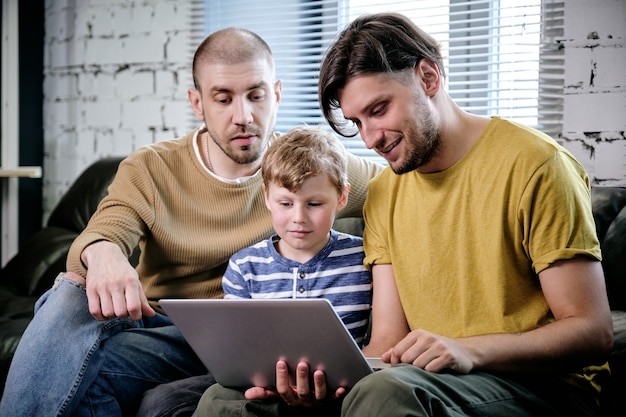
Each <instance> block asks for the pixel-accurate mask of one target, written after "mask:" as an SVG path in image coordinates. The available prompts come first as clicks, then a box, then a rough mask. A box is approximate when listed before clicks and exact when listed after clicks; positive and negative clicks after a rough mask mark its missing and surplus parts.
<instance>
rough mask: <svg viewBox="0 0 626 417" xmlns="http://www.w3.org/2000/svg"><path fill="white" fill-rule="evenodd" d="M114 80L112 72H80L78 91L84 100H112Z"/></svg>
mask: <svg viewBox="0 0 626 417" xmlns="http://www.w3.org/2000/svg"><path fill="white" fill-rule="evenodd" d="M113 86H114V80H113V75H112V74H111V73H106V72H97V73H93V72H88V73H85V72H81V73H79V74H78V91H79V93H80V97H81V99H83V100H112V99H113V97H114V94H113Z"/></svg>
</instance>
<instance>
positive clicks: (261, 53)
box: [192, 27, 275, 91]
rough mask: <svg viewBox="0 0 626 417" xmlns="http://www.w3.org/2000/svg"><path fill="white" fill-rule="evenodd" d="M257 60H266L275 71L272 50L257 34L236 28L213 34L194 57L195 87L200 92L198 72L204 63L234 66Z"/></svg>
mask: <svg viewBox="0 0 626 417" xmlns="http://www.w3.org/2000/svg"><path fill="white" fill-rule="evenodd" d="M255 59H265V60H266V61H267V63H268V65H269V67H270V68H271V69H272V72H274V71H275V64H274V56H273V55H272V50H271V49H270V47H269V45H268V44H267V43H266V42H265V41H264V40H263V38H261V37H260V36H259V35H257V34H256V33H254V32H252V31H250V30H247V29H242V28H236V27H230V28H225V29H221V30H218V31H216V32H213V33H212V34H210V35H209V36H207V37H206V38H205V39H204V41H202V43H201V44H200V45H199V46H198V48H197V49H196V52H195V54H194V56H193V64H192V75H193V84H194V87H195V88H196V90H198V91H200V83H199V81H198V72H199V67H200V66H201V65H202V64H203V63H212V62H218V63H222V64H227V65H233V64H239V63H241V62H248V61H252V60H255Z"/></svg>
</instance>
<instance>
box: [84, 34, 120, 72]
mask: <svg viewBox="0 0 626 417" xmlns="http://www.w3.org/2000/svg"><path fill="white" fill-rule="evenodd" d="M84 42H85V52H84V64H85V65H112V64H118V63H120V62H125V60H124V59H122V56H123V54H122V52H121V51H120V42H119V40H117V39H115V38H89V39H85V41H84Z"/></svg>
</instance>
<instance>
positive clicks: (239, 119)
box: [233, 99, 252, 126]
mask: <svg viewBox="0 0 626 417" xmlns="http://www.w3.org/2000/svg"><path fill="white" fill-rule="evenodd" d="M233 106H234V108H233V123H234V124H236V125H241V126H245V125H249V124H250V123H252V105H251V103H250V102H248V100H245V99H242V100H235V102H234V104H233Z"/></svg>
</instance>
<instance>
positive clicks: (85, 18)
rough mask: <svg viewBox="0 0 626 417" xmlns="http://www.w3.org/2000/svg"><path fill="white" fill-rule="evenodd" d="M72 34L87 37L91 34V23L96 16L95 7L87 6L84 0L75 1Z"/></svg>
mask: <svg viewBox="0 0 626 417" xmlns="http://www.w3.org/2000/svg"><path fill="white" fill-rule="evenodd" d="M73 10H74V16H75V20H74V34H75V35H74V36H75V37H77V38H79V39H80V38H89V37H91V36H92V28H91V26H92V24H93V21H94V20H95V19H96V16H97V9H96V8H94V7H89V5H87V4H85V3H84V2H81V1H79V2H77V4H76V5H75V6H74V9H73Z"/></svg>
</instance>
